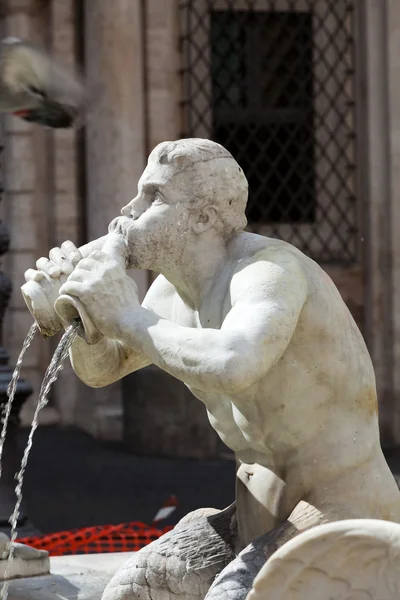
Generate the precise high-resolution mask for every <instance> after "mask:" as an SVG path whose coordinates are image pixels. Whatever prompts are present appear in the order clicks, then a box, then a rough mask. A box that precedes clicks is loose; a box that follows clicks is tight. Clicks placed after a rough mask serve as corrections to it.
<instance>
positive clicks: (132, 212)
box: [121, 197, 148, 219]
mask: <svg viewBox="0 0 400 600" xmlns="http://www.w3.org/2000/svg"><path fill="white" fill-rule="evenodd" d="M147 209H148V205H147V203H146V201H145V199H144V198H140V197H137V198H134V200H132V201H131V202H129V204H127V205H126V206H124V207H123V209H122V210H121V214H122V216H123V217H131V218H132V219H138V218H139V217H140V215H142V214H143V213H144V212H145V211H146V210H147Z"/></svg>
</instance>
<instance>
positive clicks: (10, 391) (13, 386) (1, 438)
mask: <svg viewBox="0 0 400 600" xmlns="http://www.w3.org/2000/svg"><path fill="white" fill-rule="evenodd" d="M37 330H38V326H37V324H36V322H35V323H33V325H31V328H30V329H29V331H28V335H27V336H26V338H25V340H24V343H23V344H22V349H21V352H20V353H19V356H18V360H17V364H16V365H15V369H14V372H13V374H12V377H11V381H10V383H9V385H8V388H7V396H8V401H7V404H6V405H5V407H4V409H3V415H2V418H3V427H2V430H1V435H0V478H1V474H2V464H3V463H2V458H3V448H4V442H5V439H6V433H7V426H8V421H9V419H10V414H11V409H12V405H13V402H14V397H15V392H16V390H17V384H18V379H19V375H20V373H21V365H22V361H23V359H24V356H25V352H26V351H27V350H28V348H29V346H30V345H31V342H32V340H33V338H34V337H35V333H36V331H37Z"/></svg>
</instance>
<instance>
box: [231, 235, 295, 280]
mask: <svg viewBox="0 0 400 600" xmlns="http://www.w3.org/2000/svg"><path fill="white" fill-rule="evenodd" d="M231 257H232V258H233V262H234V264H235V272H241V271H243V269H245V268H246V267H252V270H254V269H256V270H258V268H262V269H265V267H266V265H268V264H269V265H271V266H273V265H282V266H283V265H286V266H290V268H291V269H294V270H295V271H296V270H299V271H301V270H302V264H303V263H304V259H305V258H306V257H305V256H304V255H303V254H302V252H300V251H299V250H298V249H297V248H295V246H292V245H291V244H288V243H287V242H284V241H282V240H277V239H274V238H268V237H265V236H260V235H256V234H253V233H243V234H241V235H240V236H237V239H236V240H235V242H234V245H233V246H232V251H231Z"/></svg>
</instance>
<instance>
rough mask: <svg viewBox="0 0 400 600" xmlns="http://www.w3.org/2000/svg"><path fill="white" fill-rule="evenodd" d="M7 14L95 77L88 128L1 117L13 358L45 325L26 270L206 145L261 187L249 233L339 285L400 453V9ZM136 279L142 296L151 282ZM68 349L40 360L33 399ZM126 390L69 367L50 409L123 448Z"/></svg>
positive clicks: (43, 353) (185, 2) (212, 2)
mask: <svg viewBox="0 0 400 600" xmlns="http://www.w3.org/2000/svg"><path fill="white" fill-rule="evenodd" d="M3 5H4V6H3ZM0 17H1V27H2V35H16V36H20V37H24V38H27V39H30V40H32V41H34V42H36V43H38V44H40V45H42V46H44V47H46V48H48V49H50V50H51V51H52V52H54V53H55V54H57V55H58V56H59V57H60V59H61V60H63V61H64V62H66V63H67V64H71V65H74V64H75V65H76V64H78V65H82V66H83V67H84V71H85V74H86V77H87V81H88V86H89V89H90V91H91V96H92V98H93V102H92V104H91V106H90V109H89V111H88V117H87V120H86V123H85V127H84V128H83V129H81V130H79V131H58V132H55V133H54V132H49V131H46V130H42V129H39V128H38V127H34V126H31V125H28V124H25V123H23V122H22V121H19V120H17V119H14V118H7V119H5V122H4V133H3V141H4V145H5V157H4V161H3V174H2V176H3V180H4V184H5V191H6V197H5V201H4V203H3V206H2V211H3V215H2V217H3V218H4V219H5V221H6V222H7V224H8V225H9V227H10V229H11V239H12V246H11V250H10V252H9V253H8V255H7V257H6V264H5V268H6V270H7V272H8V274H9V275H10V276H11V277H12V280H13V282H14V287H15V289H14V293H13V297H12V302H11V306H10V309H9V311H8V316H7V317H6V323H5V331H4V337H5V340H4V341H5V346H6V347H7V348H8V350H9V351H10V353H11V355H12V359H13V360H14V361H15V360H16V357H17V355H18V352H19V349H20V347H21V343H22V340H23V338H24V336H25V334H26V332H27V330H28V328H29V325H30V323H31V317H30V314H29V313H28V311H27V310H26V308H25V305H24V302H23V299H22V296H21V295H20V293H19V287H20V285H22V283H23V273H24V271H25V270H26V269H27V268H28V267H32V266H33V265H34V264H35V261H36V259H37V258H39V256H42V255H47V254H48V251H49V249H50V248H51V247H53V246H56V245H59V244H60V243H61V242H62V241H64V240H65V239H71V240H73V241H74V242H76V243H77V244H82V243H84V242H86V241H88V240H91V239H95V238H96V237H100V236H101V235H103V234H104V232H105V231H106V228H107V225H108V223H109V221H111V219H112V218H113V217H114V216H115V215H116V214H118V212H119V209H120V207H121V206H123V205H124V204H126V202H127V201H129V200H130V199H131V198H132V197H133V195H134V194H135V189H136V184H137V180H138V179H139V176H140V174H141V172H142V170H143V168H144V166H145V164H146V158H147V156H148V154H149V152H150V151H151V149H152V148H153V147H154V146H155V145H156V144H157V143H159V142H160V141H163V140H168V139H177V138H179V137H209V138H212V139H215V140H217V141H219V142H221V143H222V144H223V145H224V146H226V147H227V148H228V149H229V150H230V151H231V152H232V154H233V155H234V156H235V158H236V159H237V160H238V162H239V163H240V164H241V166H242V167H243V169H244V171H245V173H246V175H247V177H248V180H249V183H250V197H249V206H248V214H247V216H248V222H249V229H250V230H252V231H255V232H257V233H261V234H262V235H272V236H276V237H279V238H282V239H286V240H287V241H289V242H291V243H293V244H294V245H296V246H297V247H299V248H300V249H301V250H303V251H304V252H305V253H306V254H308V255H309V256H312V257H313V258H314V259H315V260H316V261H317V262H319V263H320V264H321V265H322V266H323V267H324V268H325V269H326V270H327V272H328V273H329V274H330V275H331V277H332V278H333V280H334V281H335V283H336V285H337V286H338V288H339V290H340V292H341V294H342V296H343V298H344V300H345V301H346V303H347V304H348V306H349V308H350V310H351V311H352V313H353V315H354V317H355V319H356V321H357V323H358V325H359V326H360V328H361V330H362V332H363V334H364V336H365V339H366V341H367V344H368V347H369V349H370V352H371V355H372V358H373V362H374V365H375V369H376V376H377V385H378V391H379V401H380V407H381V409H380V415H381V432H382V438H383V441H384V443H385V444H386V445H391V444H394V443H399V442H400V420H399V417H400V368H399V365H400V238H399V237H398V234H397V229H398V230H399V231H400V201H399V200H398V195H399V189H400V3H399V2H398V0H163V1H162V2H160V0H130V1H129V2H126V1H125V0H113V2H110V1H109V0H8V3H7V2H6V3H4V2H3V4H2V12H1V15H0ZM132 276H133V277H134V278H135V279H136V281H137V283H138V286H139V290H140V294H141V296H142V297H143V296H144V294H145V292H146V290H147V289H148V286H149V285H150V283H151V279H152V275H151V274H150V273H145V272H137V273H133V274H132ZM55 343H56V341H55V340H49V341H47V342H44V341H43V340H41V339H37V340H36V341H35V346H34V347H33V348H32V351H31V352H30V353H29V357H28V359H27V361H26V363H25V372H24V376H25V377H26V378H28V379H29V380H30V381H31V383H32V384H33V385H34V387H35V389H36V390H37V389H38V386H39V383H40V380H41V377H42V374H43V372H44V369H45V367H46V366H47V364H48V361H49V357H50V355H51V353H52V351H53V350H54V347H55ZM126 387H127V386H125V387H124V385H122V384H121V383H117V384H114V385H113V386H110V387H108V388H105V389H103V390H89V389H87V388H85V387H84V386H83V385H82V384H80V382H78V381H77V379H76V378H75V376H74V374H73V373H72V372H71V370H70V368H69V367H66V368H65V369H64V371H63V372H62V375H61V376H60V379H59V381H58V382H57V384H56V386H55V389H54V393H53V397H52V399H51V402H52V406H53V412H54V411H55V412H56V413H57V415H58V418H59V419H60V421H61V423H65V424H71V423H72V424H77V425H79V426H81V427H83V428H84V429H86V430H87V431H89V432H90V433H92V434H93V435H96V436H99V437H105V438H110V437H111V438H119V437H120V436H121V435H122V434H121V432H122V423H123V412H124V411H123V406H124V394H125V395H126ZM124 390H125V391H124ZM34 400H35V397H33V398H32V399H31V401H30V402H29V403H28V405H27V407H26V408H25V409H24V410H25V413H26V416H28V415H29V411H30V410H31V408H32V406H33V404H34ZM132 402H134V399H133V400H132ZM149 402H151V399H149ZM189 404H190V402H189ZM187 410H190V408H188V409H187ZM148 418H149V419H151V412H149V414H148Z"/></svg>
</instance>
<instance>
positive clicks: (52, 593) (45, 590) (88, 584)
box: [0, 552, 133, 600]
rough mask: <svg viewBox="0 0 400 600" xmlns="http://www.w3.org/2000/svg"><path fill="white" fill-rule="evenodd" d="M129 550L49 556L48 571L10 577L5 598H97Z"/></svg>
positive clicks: (128, 556)
mask: <svg viewBox="0 0 400 600" xmlns="http://www.w3.org/2000/svg"><path fill="white" fill-rule="evenodd" d="M132 554H133V552H119V553H110V554H87V555H85V554H83V555H76V556H57V557H52V558H50V575H45V576H38V577H29V578H25V579H14V580H12V581H10V583H9V592H8V600H54V599H55V598H63V600H99V599H100V598H101V594H102V593H103V591H104V588H105V587H106V585H107V583H108V582H109V581H110V579H111V577H112V576H113V575H114V573H116V571H117V570H118V569H119V568H120V567H121V566H122V565H123V564H124V563H125V562H126V561H127V560H128V559H129V558H130V557H131V556H132ZM0 589H1V587H0Z"/></svg>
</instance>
